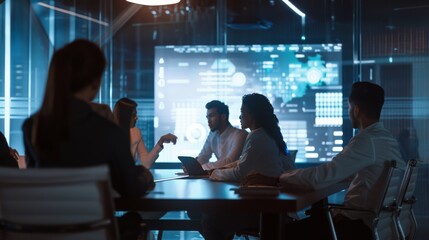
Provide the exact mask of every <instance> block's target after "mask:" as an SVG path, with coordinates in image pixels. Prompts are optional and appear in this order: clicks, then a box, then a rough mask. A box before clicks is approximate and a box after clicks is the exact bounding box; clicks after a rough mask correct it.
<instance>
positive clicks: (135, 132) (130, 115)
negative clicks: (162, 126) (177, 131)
mask: <svg viewBox="0 0 429 240" xmlns="http://www.w3.org/2000/svg"><path fill="white" fill-rule="evenodd" d="M113 115H114V117H115V121H116V122H117V123H118V124H119V126H120V127H121V128H123V129H125V130H126V131H127V133H128V134H129V139H130V143H131V155H132V156H133V157H134V161H138V160H140V163H141V165H143V166H145V167H146V168H150V167H151V166H152V164H153V163H154V162H155V160H156V159H157V158H158V156H159V153H160V152H161V151H162V149H164V143H170V142H172V143H173V144H176V140H177V137H176V136H175V135H173V134H171V133H168V134H165V135H163V136H161V137H160V138H159V140H158V142H157V143H156V144H155V146H154V147H153V148H152V150H151V151H150V152H149V151H148V150H147V148H146V145H145V143H144V141H143V138H142V133H141V131H140V129H139V128H137V127H136V122H137V103H136V102H135V101H134V100H131V99H129V98H121V99H119V100H118V101H117V102H116V104H115V107H114V108H113Z"/></svg>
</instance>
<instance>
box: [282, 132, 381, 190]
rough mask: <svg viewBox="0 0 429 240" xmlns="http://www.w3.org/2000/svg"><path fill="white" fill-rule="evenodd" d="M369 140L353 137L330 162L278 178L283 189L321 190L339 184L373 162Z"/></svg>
mask: <svg viewBox="0 0 429 240" xmlns="http://www.w3.org/2000/svg"><path fill="white" fill-rule="evenodd" d="M374 152H375V149H374V144H373V143H372V140H371V138H365V137H358V136H356V137H354V138H352V140H351V141H350V143H349V144H348V145H347V146H346V147H345V148H344V149H343V151H341V152H340V153H339V154H337V155H336V156H335V157H334V158H333V159H332V161H331V162H329V163H325V164H322V165H320V166H317V167H312V168H304V169H296V170H293V171H288V172H286V173H284V174H282V175H281V176H280V185H282V186H283V187H285V188H298V189H312V190H314V189H321V188H324V187H327V186H329V185H331V184H334V183H337V182H340V181H342V180H345V179H347V178H349V179H351V178H350V177H351V176H352V175H354V174H355V173H357V172H358V171H360V170H361V169H363V168H365V167H367V166H370V165H371V164H373V163H374V162H375V159H374V156H375V153H374Z"/></svg>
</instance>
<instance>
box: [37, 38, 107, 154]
mask: <svg viewBox="0 0 429 240" xmlns="http://www.w3.org/2000/svg"><path fill="white" fill-rule="evenodd" d="M105 66H106V59H105V57H104V54H103V52H102V50H101V49H100V48H99V47H98V46H97V45H96V44H95V43H93V42H91V41H88V40H84V39H79V40H75V41H73V42H72V43H69V44H67V45H65V46H64V47H63V48H61V49H59V50H57V51H56V52H55V53H54V55H53V56H52V60H51V63H50V66H49V72H48V79H47V83H46V89H45V96H44V99H43V103H42V106H41V108H40V111H39V113H38V114H37V115H36V122H35V127H36V136H35V146H36V149H37V152H38V154H39V157H40V158H43V159H46V160H47V161H49V160H54V159H55V158H56V157H57V155H58V149H59V145H60V143H61V142H64V141H66V140H67V139H68V137H69V129H70V127H69V125H70V124H69V114H70V110H69V108H70V101H71V99H72V96H73V94H75V93H77V92H79V91H81V90H82V89H84V88H85V87H88V86H90V85H91V84H94V83H96V82H98V83H99V82H100V81H101V76H102V74H103V71H104V68H105Z"/></svg>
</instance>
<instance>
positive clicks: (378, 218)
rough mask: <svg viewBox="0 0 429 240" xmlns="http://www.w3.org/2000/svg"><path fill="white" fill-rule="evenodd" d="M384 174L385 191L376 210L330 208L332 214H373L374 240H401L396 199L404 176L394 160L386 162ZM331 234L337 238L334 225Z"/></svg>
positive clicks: (379, 198) (382, 192) (333, 206)
mask: <svg viewBox="0 0 429 240" xmlns="http://www.w3.org/2000/svg"><path fill="white" fill-rule="evenodd" d="M384 173H385V176H384V177H382V178H380V179H382V181H381V182H380V184H382V186H384V187H383V191H380V192H379V193H378V194H379V196H378V201H377V202H376V204H375V206H376V207H375V209H374V210H367V209H358V208H349V207H345V206H339V205H331V206H330V207H329V208H330V211H331V212H332V211H333V210H337V209H340V210H341V211H359V212H366V213H368V214H371V215H372V216H373V217H374V220H373V221H372V226H371V231H372V234H373V238H374V239H399V232H398V229H397V226H396V221H395V216H396V212H397V206H398V205H397V202H396V198H397V196H398V192H399V186H400V184H401V181H402V179H403V174H402V172H401V171H400V170H399V169H397V168H396V161H394V160H392V161H386V162H385V171H384ZM374 194H377V193H374ZM331 221H332V219H331ZM331 232H333V233H334V234H333V235H334V236H336V234H335V227H334V226H333V225H331Z"/></svg>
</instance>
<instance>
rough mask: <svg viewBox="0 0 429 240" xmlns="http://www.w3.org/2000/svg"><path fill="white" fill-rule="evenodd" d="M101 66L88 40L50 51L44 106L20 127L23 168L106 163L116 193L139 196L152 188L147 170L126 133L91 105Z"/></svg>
mask: <svg viewBox="0 0 429 240" xmlns="http://www.w3.org/2000/svg"><path fill="white" fill-rule="evenodd" d="M105 65H106V60H105V58H104V54H103V52H102V51H101V49H100V48H99V47H98V46H97V45H96V44H95V43H93V42H90V41H88V40H75V41H73V42H72V43H70V44H67V45H66V46H64V47H63V48H61V49H59V50H57V51H56V52H55V53H54V55H53V57H52V60H51V63H50V67H49V72H48V79H47V84H46V90H45V96H44V99H43V103H42V106H41V108H40V110H39V111H38V112H37V113H35V114H34V115H32V116H31V117H30V118H28V119H27V120H26V121H25V122H24V125H23V131H24V144H25V152H26V160H27V166H28V167H83V166H91V165H98V164H107V165H109V167H110V173H111V179H112V184H113V187H114V189H115V190H116V191H118V192H119V193H120V194H121V195H124V196H141V195H143V194H144V193H145V192H146V191H147V190H148V189H151V188H153V186H154V183H153V178H152V175H151V173H150V172H149V171H148V170H147V169H145V168H143V167H139V168H137V167H136V166H134V162H133V158H132V156H131V154H130V151H129V144H128V138H127V136H126V135H125V134H124V132H123V131H122V130H121V129H120V128H119V127H118V126H117V125H116V124H115V123H113V122H111V121H109V120H107V119H105V118H103V117H101V116H100V115H98V114H97V113H95V112H94V111H93V110H92V109H91V106H90V102H91V101H92V100H93V99H94V97H95V96H96V95H97V93H98V90H99V88H100V84H101V79H102V74H103V72H104V68H105Z"/></svg>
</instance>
